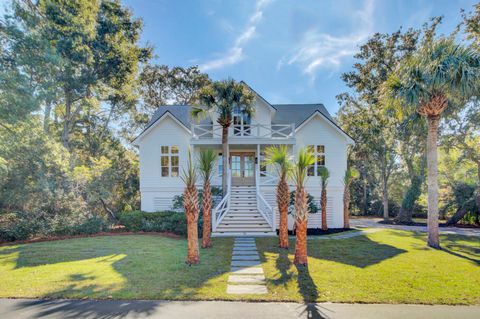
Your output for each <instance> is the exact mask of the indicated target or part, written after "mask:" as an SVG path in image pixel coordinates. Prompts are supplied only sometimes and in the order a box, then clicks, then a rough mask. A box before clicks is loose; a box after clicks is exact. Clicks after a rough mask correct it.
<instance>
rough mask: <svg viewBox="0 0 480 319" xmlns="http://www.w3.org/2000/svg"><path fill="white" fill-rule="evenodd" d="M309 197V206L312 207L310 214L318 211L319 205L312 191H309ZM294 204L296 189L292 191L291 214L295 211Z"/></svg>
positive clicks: (289, 211) (289, 210)
mask: <svg viewBox="0 0 480 319" xmlns="http://www.w3.org/2000/svg"><path fill="white" fill-rule="evenodd" d="M307 197H308V206H309V208H310V214H316V213H318V206H317V203H315V198H314V197H313V196H312V194H310V193H307ZM294 205H295V191H293V192H291V193H290V207H289V208H288V213H289V214H292V213H293V208H294Z"/></svg>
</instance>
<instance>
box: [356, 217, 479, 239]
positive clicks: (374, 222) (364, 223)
mask: <svg viewBox="0 0 480 319" xmlns="http://www.w3.org/2000/svg"><path fill="white" fill-rule="evenodd" d="M380 221H382V219H381V218H355V219H351V220H350V226H351V227H353V228H387V229H398V230H409V231H420V232H426V231H427V226H406V225H388V224H381V223H379V222H380ZM440 234H452V235H465V236H478V237H480V229H479V228H459V227H440Z"/></svg>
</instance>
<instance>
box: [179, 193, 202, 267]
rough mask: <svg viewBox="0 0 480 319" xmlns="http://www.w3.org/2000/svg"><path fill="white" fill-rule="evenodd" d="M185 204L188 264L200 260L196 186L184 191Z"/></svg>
mask: <svg viewBox="0 0 480 319" xmlns="http://www.w3.org/2000/svg"><path fill="white" fill-rule="evenodd" d="M183 205H184V208H185V216H186V218H187V242H188V244H187V260H186V261H185V262H186V263H187V264H189V265H192V264H197V263H198V262H199V261H200V256H199V252H198V192H197V189H196V188H195V186H189V187H187V188H186V189H185V191H184V193H183Z"/></svg>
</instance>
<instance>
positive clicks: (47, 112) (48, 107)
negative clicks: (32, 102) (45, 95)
mask: <svg viewBox="0 0 480 319" xmlns="http://www.w3.org/2000/svg"><path fill="white" fill-rule="evenodd" d="M51 112H52V103H50V101H47V103H46V104H45V111H44V113H43V130H44V132H45V133H47V134H50V113H51Z"/></svg>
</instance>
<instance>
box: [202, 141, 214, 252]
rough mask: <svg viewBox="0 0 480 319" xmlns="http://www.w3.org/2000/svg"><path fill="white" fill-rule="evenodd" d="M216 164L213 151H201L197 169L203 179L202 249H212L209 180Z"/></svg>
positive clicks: (210, 189) (210, 188)
mask: <svg viewBox="0 0 480 319" xmlns="http://www.w3.org/2000/svg"><path fill="white" fill-rule="evenodd" d="M216 162H217V153H216V152H215V151H214V150H213V149H210V148H209V149H203V150H201V151H200V156H199V159H198V168H199V170H200V174H201V175H202V178H203V200H202V208H203V236H202V248H209V247H212V238H211V234H212V205H213V203H212V187H211V185H210V180H211V178H212V172H213V170H214V167H215V163H216Z"/></svg>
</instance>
